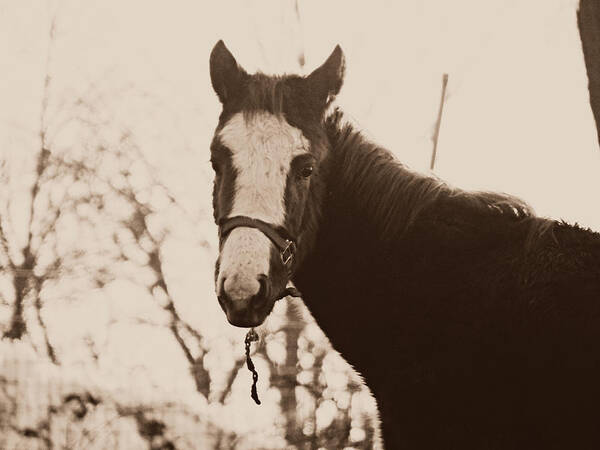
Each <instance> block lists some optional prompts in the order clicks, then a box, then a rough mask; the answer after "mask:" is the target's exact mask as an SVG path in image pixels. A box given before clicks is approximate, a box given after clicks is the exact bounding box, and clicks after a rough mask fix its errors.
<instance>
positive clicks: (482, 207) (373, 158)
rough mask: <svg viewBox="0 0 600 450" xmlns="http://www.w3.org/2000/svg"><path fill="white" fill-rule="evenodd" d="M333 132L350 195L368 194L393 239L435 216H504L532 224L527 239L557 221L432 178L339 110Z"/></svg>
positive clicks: (330, 125)
mask: <svg viewBox="0 0 600 450" xmlns="http://www.w3.org/2000/svg"><path fill="white" fill-rule="evenodd" d="M325 127H326V131H327V135H328V137H329V140H330V144H331V147H332V152H333V154H334V155H335V156H334V157H335V158H336V171H339V174H338V175H337V176H338V177H340V179H339V180H338V182H340V183H342V184H343V185H344V189H346V190H352V193H351V194H350V195H351V196H352V195H355V196H359V197H362V198H363V201H362V202H361V203H362V204H363V205H365V206H367V207H368V210H365V211H364V214H369V215H372V217H373V218H374V222H376V223H378V224H380V226H381V232H382V233H383V234H384V235H386V236H390V237H391V238H397V237H399V234H402V233H404V232H406V231H407V230H408V229H409V228H410V227H411V226H412V225H413V224H414V223H415V222H416V221H417V220H418V219H419V218H422V217H429V218H431V217H435V218H439V219H440V220H442V219H443V220H444V221H448V220H452V218H455V219H456V224H460V223H463V221H464V220H465V217H469V218H470V219H471V220H474V221H475V222H477V221H478V220H480V221H486V219H487V220H488V221H489V219H493V220H494V221H496V222H497V221H498V220H499V219H500V221H501V222H502V219H503V220H505V221H509V222H512V223H517V222H518V223H521V224H526V225H527V226H528V227H529V230H528V231H529V233H528V235H529V238H528V239H527V243H528V244H530V243H532V242H531V241H532V239H535V237H536V236H538V237H539V236H541V235H543V234H544V233H545V232H546V231H548V230H550V229H551V228H552V226H553V224H554V223H555V222H554V221H552V220H548V219H545V218H541V217H538V216H536V215H535V213H534V211H533V209H532V208H531V207H530V206H529V205H528V204H527V203H525V202H524V201H522V200H520V199H518V198H516V197H514V196H511V195H508V194H504V193H496V192H470V191H465V190H462V189H459V188H455V187H452V186H450V185H448V184H447V183H445V182H443V181H442V180H440V179H438V178H435V177H434V176H426V175H423V174H420V173H417V172H415V171H412V170H410V169H409V168H408V167H406V166H405V165H403V164H402V163H400V162H399V161H398V160H397V159H396V158H395V157H394V156H393V154H392V153H391V152H390V151H388V150H386V149H384V148H382V147H379V146H377V145H375V144H373V143H371V142H369V141H367V140H366V139H365V138H364V137H363V136H362V135H361V133H360V132H359V131H356V130H355V129H354V127H353V126H352V125H351V124H349V123H347V121H344V120H343V113H342V112H341V111H340V110H339V109H335V110H334V112H333V113H332V114H330V115H329V116H328V117H327V118H326V120H325Z"/></svg>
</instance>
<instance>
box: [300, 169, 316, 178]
mask: <svg viewBox="0 0 600 450" xmlns="http://www.w3.org/2000/svg"><path fill="white" fill-rule="evenodd" d="M312 173H313V166H305V167H303V168H302V170H301V171H300V176H301V177H302V178H308V177H310V176H311V175H312Z"/></svg>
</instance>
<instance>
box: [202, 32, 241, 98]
mask: <svg viewBox="0 0 600 450" xmlns="http://www.w3.org/2000/svg"><path fill="white" fill-rule="evenodd" d="M246 76H247V73H246V72H245V71H244V69H242V68H241V67H240V66H239V65H238V63H237V61H236V60H235V58H234V57H233V55H232V54H231V52H230V51H229V50H228V49H227V47H226V46H225V43H224V42H223V40H220V41H219V42H217V43H216V44H215V46H214V47H213V49H212V52H210V80H211V82H212V85H213V89H214V90H215V92H216V93H217V95H218V96H219V100H220V101H221V103H225V102H226V101H228V100H231V99H232V98H233V97H234V96H235V95H236V94H237V93H238V92H239V90H240V88H241V87H242V84H243V82H244V79H245V78H246Z"/></svg>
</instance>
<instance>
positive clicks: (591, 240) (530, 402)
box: [294, 125, 600, 449]
mask: <svg viewBox="0 0 600 450" xmlns="http://www.w3.org/2000/svg"><path fill="white" fill-rule="evenodd" d="M339 133H340V130H339V129H337V125H332V128H331V129H330V133H329V135H330V139H331V142H332V152H331V160H330V161H329V162H328V164H330V165H331V170H330V172H329V175H328V176H329V177H330V179H329V180H328V181H327V182H326V184H327V186H329V187H330V188H331V189H330V191H329V195H328V196H327V197H326V199H325V202H324V205H323V209H322V211H323V216H322V217H321V221H320V225H319V228H318V230H319V231H318V233H317V243H316V244H315V246H314V251H313V252H312V253H311V254H310V255H308V256H307V258H306V260H305V261H304V262H303V264H302V265H301V266H300V267H299V268H298V269H297V271H296V275H295V277H294V282H295V284H296V286H297V287H298V288H299V289H300V291H301V292H302V293H303V299H304V301H305V303H306V304H307V306H308V307H309V309H310V310H311V312H312V313H313V315H314V317H315V318H316V320H317V322H318V323H319V325H320V326H321V327H322V328H323V329H324V330H326V332H327V335H328V337H329V338H330V339H331V342H332V344H333V346H334V348H336V349H337V350H338V351H340V353H341V354H342V355H343V356H344V357H345V358H346V359H347V360H348V361H349V362H350V363H351V364H352V365H353V366H354V367H355V368H357V369H358V370H359V372H360V373H361V374H362V375H363V376H364V378H365V381H366V384H367V385H368V386H369V387H370V388H371V390H372V391H373V393H374V395H375V398H376V399H377V402H378V406H379V409H380V417H381V420H382V429H383V438H384V443H385V444H386V448H392V449H395V448H542V447H543V448H565V447H568V446H569V445H572V444H573V443H576V442H579V443H583V442H587V444H588V445H589V448H593V447H594V445H592V444H596V443H598V442H600V441H598V434H599V433H598V431H597V429H596V427H597V422H596V421H595V420H594V419H595V418H596V417H597V416H596V414H595V410H596V406H594V405H598V401H599V400H600V395H599V394H600V389H599V388H598V387H597V385H598V381H594V379H596V380H600V351H599V350H598V349H593V347H594V344H593V343H594V342H596V343H597V342H600V340H599V338H600V236H599V235H598V234H594V233H591V232H589V231H585V230H581V229H579V228H577V227H573V226H570V225H566V224H561V223H555V222H552V221H548V220H545V219H540V218H536V217H534V216H531V214H530V213H529V212H528V211H526V210H524V209H523V206H522V204H521V203H519V202H516V201H514V200H512V199H510V198H503V197H494V196H492V197H491V198H489V197H487V196H486V195H485V194H480V197H479V198H478V197H477V196H476V195H475V194H467V193H460V192H457V191H454V190H452V189H449V188H447V187H444V186H443V185H441V186H439V185H438V182H437V181H435V180H430V179H426V178H425V177H422V176H420V175H416V174H413V173H410V172H409V171H407V170H406V169H404V168H402V167H401V166H399V165H398V164H397V163H394V162H393V161H391V160H389V159H388V158H386V157H385V156H386V154H385V152H384V151H383V150H381V149H376V148H375V147H374V146H372V145H371V144H368V143H365V142H363V141H362V138H360V136H358V135H357V134H356V135H354V136H348V137H346V138H345V140H346V141H351V142H350V143H348V142H346V145H344V144H345V143H344V142H343V141H342V142H340V141H339V138H337V137H336V134H339ZM352 141H354V142H352ZM357 141H358V145H357ZM346 152H353V154H352V155H351V158H352V159H354V160H356V161H357V162H358V164H359V166H358V167H352V163H350V164H348V162H347V161H345V159H346V158H348V155H346V154H345V153H346ZM357 152H364V154H365V155H364V157H363V158H360V157H359V156H358V155H356V153H357ZM369 159H371V160H375V161H371V162H372V163H373V173H371V174H369V175H368V176H367V178H368V179H369V184H368V185H363V186H358V187H357V186H356V184H357V180H358V179H361V174H360V173H359V172H360V170H361V169H362V168H364V167H365V165H368V164H369V161H368V160H369ZM378 159H379V160H380V161H378V162H377V161H376V160H378ZM381 159H383V161H381ZM344 170H346V171H347V173H346V174H344V173H343V171H344ZM357 171H358V172H357ZM340 172H342V173H340ZM362 175H365V174H362ZM395 176H396V177H400V178H403V179H404V180H405V183H404V185H402V183H401V184H400V185H396V186H394V182H393V180H390V178H394V177H395ZM344 178H346V182H344ZM407 179H408V180H411V179H412V182H413V183H414V184H413V186H410V181H408V182H406V180H407ZM419 183H421V184H423V185H428V186H429V188H430V189H432V191H431V192H429V193H428V194H425V195H422V193H423V190H424V189H426V187H425V186H419ZM353 185H354V186H353ZM436 187H437V189H438V191H435V189H436ZM411 189H413V190H417V191H418V194H417V195H422V197H423V198H421V203H423V202H425V203H428V204H427V205H426V206H421V210H420V211H419V212H418V214H417V216H416V217H415V218H413V219H412V220H411V221H410V223H407V220H408V219H407V218H406V217H405V218H403V217H402V216H400V213H398V214H394V215H393V216H392V219H391V220H390V221H389V222H390V223H387V224H386V218H385V216H386V215H387V214H388V211H387V210H386V208H393V206H392V203H389V202H387V203H386V202H385V200H386V198H393V197H394V196H398V197H400V196H402V195H403V193H404V195H408V196H410V195H411V193H410V190H411ZM403 190H404V192H403ZM407 191H408V192H407ZM378 200H379V201H378ZM401 201H402V200H400V199H399V198H398V199H397V200H396V203H397V202H401ZM381 202H383V204H385V205H387V206H386V208H383V209H382V208H381V204H382V203H381ZM511 202H513V203H512V205H511ZM417 207H419V206H418V205H415V208H417ZM519 208H520V210H519ZM408 211H410V210H407V212H408ZM540 234H541V237H538V236H539V235H540ZM590 346H591V348H590ZM584 379H586V380H587V381H588V383H585V385H582V384H581V383H583V382H584ZM592 399H594V400H592ZM567 411H568V413H567Z"/></svg>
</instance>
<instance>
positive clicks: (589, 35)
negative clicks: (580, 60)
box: [577, 0, 600, 142]
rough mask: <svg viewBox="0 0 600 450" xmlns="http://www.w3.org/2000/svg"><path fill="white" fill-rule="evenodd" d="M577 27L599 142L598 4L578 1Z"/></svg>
mask: <svg viewBox="0 0 600 450" xmlns="http://www.w3.org/2000/svg"><path fill="white" fill-rule="evenodd" d="M577 25H578V26H579V35H580V37H581V44H582V47H583V57H584V59H585V67H586V70H587V76H588V90H589V92H590V103H591V106H592V112H593V114H594V119H595V122H596V132H597V134H598V140H599V142H600V129H599V126H600V2H598V0H580V2H579V10H578V11H577Z"/></svg>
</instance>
